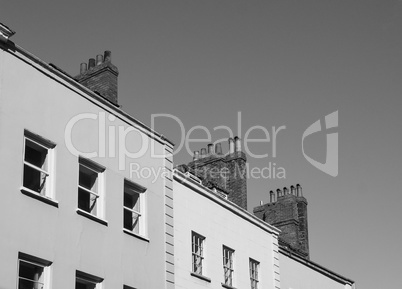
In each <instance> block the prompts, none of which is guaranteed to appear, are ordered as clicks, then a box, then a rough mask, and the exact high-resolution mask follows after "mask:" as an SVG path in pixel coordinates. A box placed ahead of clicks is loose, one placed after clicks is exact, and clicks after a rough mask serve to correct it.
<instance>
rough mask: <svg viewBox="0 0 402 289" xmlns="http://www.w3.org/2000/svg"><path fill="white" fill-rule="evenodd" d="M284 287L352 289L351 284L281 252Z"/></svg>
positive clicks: (282, 282)
mask: <svg viewBox="0 0 402 289" xmlns="http://www.w3.org/2000/svg"><path fill="white" fill-rule="evenodd" d="M279 262H280V267H281V288H282V289H350V288H353V287H351V285H349V284H345V283H342V282H339V281H336V280H334V279H333V278H331V277H329V276H327V275H325V274H323V273H322V272H318V271H317V270H314V269H313V268H311V267H309V266H306V265H304V264H302V263H300V262H298V261H296V260H294V259H292V258H290V257H288V256H287V255H285V254H282V253H280V254H279Z"/></svg>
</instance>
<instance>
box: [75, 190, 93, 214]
mask: <svg viewBox="0 0 402 289" xmlns="http://www.w3.org/2000/svg"><path fill="white" fill-rule="evenodd" d="M78 208H79V209H81V210H84V211H86V212H88V213H90V212H91V201H90V193H88V192H87V191H84V190H83V189H78Z"/></svg>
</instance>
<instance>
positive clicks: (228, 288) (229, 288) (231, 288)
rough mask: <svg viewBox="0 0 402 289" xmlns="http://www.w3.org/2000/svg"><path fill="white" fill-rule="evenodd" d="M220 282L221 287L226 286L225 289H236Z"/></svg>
mask: <svg viewBox="0 0 402 289" xmlns="http://www.w3.org/2000/svg"><path fill="white" fill-rule="evenodd" d="M221 284H222V287H223V288H227V289H236V287H233V286H229V285H226V284H225V283H221Z"/></svg>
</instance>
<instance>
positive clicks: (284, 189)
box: [283, 187, 289, 195]
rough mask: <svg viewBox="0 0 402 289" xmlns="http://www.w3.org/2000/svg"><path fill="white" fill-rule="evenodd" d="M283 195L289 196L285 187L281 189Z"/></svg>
mask: <svg viewBox="0 0 402 289" xmlns="http://www.w3.org/2000/svg"><path fill="white" fill-rule="evenodd" d="M283 194H284V195H288V194H289V189H288V188H287V187H284V188H283Z"/></svg>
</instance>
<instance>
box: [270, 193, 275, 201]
mask: <svg viewBox="0 0 402 289" xmlns="http://www.w3.org/2000/svg"><path fill="white" fill-rule="evenodd" d="M274 197H275V194H274V192H273V191H270V192H269V202H270V203H273V202H275V199H274Z"/></svg>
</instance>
